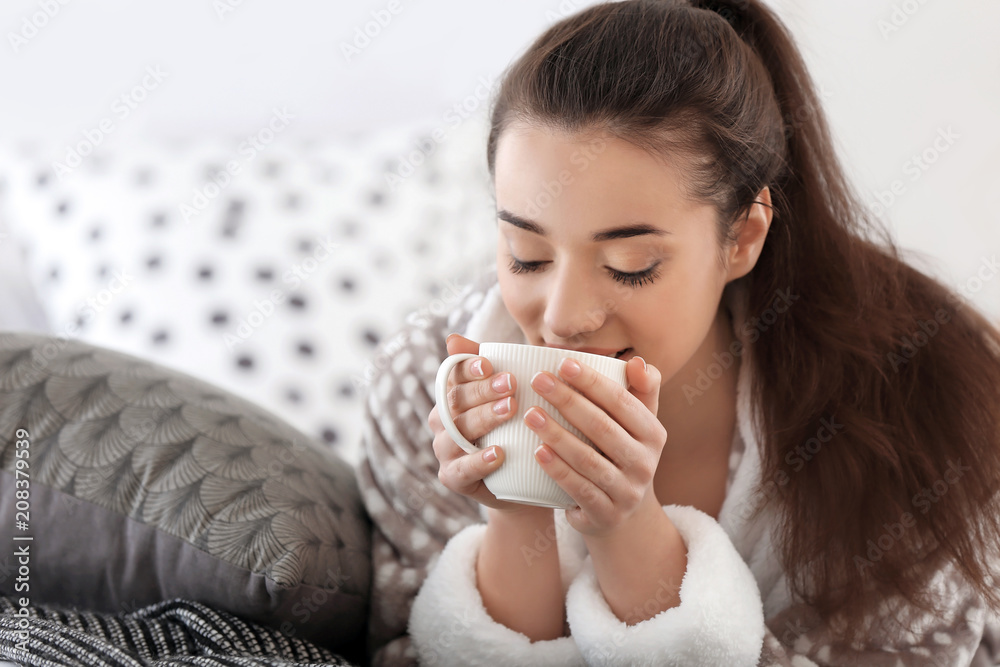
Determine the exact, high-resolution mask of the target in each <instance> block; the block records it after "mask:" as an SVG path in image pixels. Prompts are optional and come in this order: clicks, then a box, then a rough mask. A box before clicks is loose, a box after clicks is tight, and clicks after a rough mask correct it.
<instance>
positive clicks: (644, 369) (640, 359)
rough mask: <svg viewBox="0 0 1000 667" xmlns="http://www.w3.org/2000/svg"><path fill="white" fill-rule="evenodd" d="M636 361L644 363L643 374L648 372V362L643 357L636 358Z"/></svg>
mask: <svg viewBox="0 0 1000 667" xmlns="http://www.w3.org/2000/svg"><path fill="white" fill-rule="evenodd" d="M636 359H638V360H639V361H641V362H642V372H643V373H645V372H646V360H645V359H643V358H642V357H636Z"/></svg>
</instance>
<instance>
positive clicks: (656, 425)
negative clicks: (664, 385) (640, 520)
mask: <svg viewBox="0 0 1000 667" xmlns="http://www.w3.org/2000/svg"><path fill="white" fill-rule="evenodd" d="M625 377H626V380H627V384H628V389H625V388H623V387H622V386H621V385H619V384H618V383H616V382H614V381H612V380H610V379H609V378H607V377H605V376H604V375H601V374H600V373H598V372H597V371H596V370H594V369H593V368H591V367H589V366H587V365H586V364H582V363H579V362H577V361H575V360H572V359H567V360H565V361H563V362H562V364H561V365H560V367H559V377H557V376H555V375H553V374H552V373H548V372H541V373H537V374H536V375H535V377H533V378H532V379H531V387H532V389H534V390H535V392H536V393H538V394H539V395H540V396H542V397H543V398H544V399H545V400H546V401H548V402H549V403H551V404H552V405H553V406H554V407H555V408H556V409H557V410H558V411H559V413H560V414H561V415H562V416H563V417H564V418H565V419H566V420H567V421H568V422H569V423H570V424H572V425H573V426H574V427H576V428H577V429H579V431H580V432H581V433H583V434H584V435H585V436H586V437H588V438H590V440H591V442H593V443H594V445H595V446H596V447H597V449H596V450H595V449H594V448H593V447H591V446H590V445H588V444H586V443H584V442H583V441H581V440H580V439H579V438H577V437H576V436H575V435H573V434H572V433H570V432H569V431H567V430H566V429H564V428H563V427H562V426H560V425H559V424H557V423H556V422H555V421H554V420H553V419H551V418H550V416H549V415H548V414H546V412H545V410H543V409H542V408H531V409H530V410H528V412H527V413H526V414H525V416H524V421H525V423H526V424H527V425H528V427H529V428H530V429H531V430H532V431H534V432H535V433H537V434H538V436H539V437H540V438H541V440H542V443H543V444H542V445H540V446H539V447H538V449H537V450H536V451H535V459H536V460H537V461H538V462H539V464H540V465H541V466H542V468H544V470H545V472H546V473H548V475H549V476H550V477H552V478H553V479H554V480H555V481H556V483H557V484H558V485H559V486H560V487H561V488H562V489H563V490H564V491H566V493H568V494H569V495H570V497H572V498H573V500H575V501H576V503H577V505H579V507H577V508H573V509H570V510H567V511H566V519H567V520H568V521H569V523H570V525H571V526H573V528H575V529H576V530H578V531H579V532H581V533H583V534H584V535H602V534H606V533H609V532H611V531H614V529H616V528H618V527H619V526H621V525H622V524H623V523H624V522H625V521H626V520H627V519H628V518H629V517H631V516H632V515H633V514H635V512H636V510H637V509H638V508H639V507H640V505H641V504H642V503H643V502H645V503H652V502H653V501H655V495H654V493H653V476H654V473H655V472H656V466H657V464H658V463H659V460H660V452H661V451H662V450H663V445H664V444H665V443H666V440H667V432H666V429H664V428H663V425H662V424H660V422H659V420H658V419H657V418H656V410H657V405H658V399H659V394H660V372H659V371H658V370H657V369H656V368H654V367H653V366H651V365H648V364H646V362H645V361H643V360H642V359H641V358H638V357H635V358H633V359H630V360H629V361H628V364H627V366H626V367H625ZM560 379H561V380H562V381H560ZM571 387H572V389H571ZM573 389H576V390H577V391H573ZM657 505H658V503H657Z"/></svg>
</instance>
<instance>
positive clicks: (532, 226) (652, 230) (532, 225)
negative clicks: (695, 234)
mask: <svg viewBox="0 0 1000 667" xmlns="http://www.w3.org/2000/svg"><path fill="white" fill-rule="evenodd" d="M497 217H498V218H500V219H501V220H505V221H506V222H509V223H510V224H512V225H514V226H515V227H518V228H520V229H523V230H524V231H526V232H531V233H533V234H538V235H539V236H547V235H548V234H547V232H546V231H545V230H544V229H542V227H541V225H539V224H538V223H537V222H533V221H531V220H528V219H526V218H522V217H521V216H519V215H515V214H513V213H511V212H510V211H508V210H506V209H500V210H499V211H497ZM671 233H672V232H668V231H667V230H665V229H660V228H659V227H654V226H653V225H649V224H646V223H644V222H637V223H634V224H631V225H624V226H622V227H613V228H611V229H604V230H601V231H599V232H594V233H593V234H591V236H590V238H591V239H592V240H593V241H595V242H600V241H610V240H612V239H628V238H632V237H633V236H645V235H647V234H652V235H654V236H667V235H668V234H671Z"/></svg>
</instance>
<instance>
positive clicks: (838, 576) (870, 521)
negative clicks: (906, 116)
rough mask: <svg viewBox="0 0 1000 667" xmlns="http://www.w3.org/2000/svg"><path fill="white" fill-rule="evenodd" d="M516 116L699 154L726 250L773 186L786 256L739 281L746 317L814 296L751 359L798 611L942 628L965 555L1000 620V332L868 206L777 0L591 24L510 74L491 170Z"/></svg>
mask: <svg viewBox="0 0 1000 667" xmlns="http://www.w3.org/2000/svg"><path fill="white" fill-rule="evenodd" d="M512 122H526V123H534V124H536V125H540V126H544V127H550V128H553V129H556V130H563V131H570V132H583V131H588V130H594V129H597V130H604V131H607V132H609V133H611V134H613V135H614V136H617V137H620V138H622V139H624V140H627V141H630V142H632V143H634V144H636V145H638V146H641V147H643V148H645V149H647V150H649V151H650V152H652V153H653V154H657V155H663V156H669V155H674V154H675V155H679V156H683V157H685V158H686V161H685V162H684V163H683V164H684V165H685V167H686V173H687V175H688V179H689V182H688V186H689V187H690V189H691V193H692V195H693V196H694V197H696V198H697V199H699V200H701V201H706V202H711V203H712V204H714V205H715V207H716V208H717V210H718V212H719V239H720V242H724V241H726V240H727V239H728V240H732V239H733V238H734V228H735V227H736V223H737V222H738V221H739V219H740V218H741V214H744V213H746V212H747V211H748V208H749V206H750V205H751V204H752V203H753V202H754V198H755V197H756V196H757V194H758V193H759V192H760V190H761V189H762V188H763V187H764V186H768V187H769V189H770V192H771V195H772V205H773V211H774V217H773V220H772V223H771V228H770V230H769V232H768V238H767V242H766V243H765V245H764V248H763V250H762V252H761V255H760V258H759V260H758V263H757V265H756V266H755V268H754V269H753V270H752V271H751V272H750V273H749V274H747V275H746V276H744V277H743V278H740V280H742V281H745V282H746V284H747V285H748V292H749V304H748V312H749V313H751V314H753V313H763V312H764V311H765V310H767V309H768V308H769V307H770V306H771V304H772V301H773V300H774V297H775V294H777V293H779V291H780V290H784V289H788V290H790V291H791V292H792V293H794V294H798V295H800V296H801V298H800V299H799V300H798V301H796V302H795V305H794V307H791V308H789V309H788V310H787V312H785V313H784V314H782V315H779V316H778V317H777V319H776V320H775V321H774V324H773V325H771V326H770V327H769V328H768V330H767V331H766V332H764V333H762V334H761V335H760V337H759V340H757V341H756V342H754V343H753V345H752V346H748V348H750V347H752V349H747V350H746V351H745V356H746V359H745V362H749V363H751V364H752V369H753V378H754V380H753V388H752V391H753V407H754V412H755V413H756V414H755V420H756V426H757V428H758V432H759V433H761V434H762V438H763V440H762V452H761V457H762V471H761V479H762V484H761V491H762V493H763V490H764V487H765V486H767V485H765V484H764V481H765V480H768V481H771V482H773V481H774V480H779V483H771V484H770V485H769V487H768V489H767V491H768V496H769V499H770V500H771V501H773V503H775V507H776V508H777V509H778V512H779V513H778V516H779V517H780V518H781V520H780V524H779V526H778V531H779V537H780V543H779V544H780V549H779V551H780V557H781V561H782V566H783V567H784V569H785V572H786V573H787V574H788V576H789V581H790V583H791V585H792V587H793V591H794V593H795V594H796V595H797V596H799V597H800V598H801V599H802V600H803V601H804V602H806V603H807V604H810V605H812V606H813V607H814V608H815V609H816V610H817V611H818V612H819V613H820V614H821V615H822V616H823V617H824V618H826V619H827V620H832V619H833V618H834V617H835V616H837V617H839V618H838V620H840V621H841V623H838V624H835V625H837V626H838V627H840V628H841V629H842V633H843V636H844V637H845V638H847V639H852V638H856V637H858V636H859V635H860V634H861V633H862V632H863V628H862V627H861V623H860V621H861V619H862V617H863V616H864V615H865V613H869V614H870V613H871V610H873V609H874V608H875V604H876V603H877V602H878V601H879V600H880V599H881V598H882V597H883V596H885V595H886V594H887V593H889V594H891V593H898V594H901V595H902V596H903V597H904V598H905V599H906V600H908V601H909V602H910V603H912V604H914V605H916V606H918V607H920V608H923V609H925V610H928V611H932V612H934V611H937V612H940V611H941V610H942V608H941V606H940V605H942V604H943V605H944V606H947V603H948V601H946V600H945V601H942V600H933V599H929V595H928V594H927V591H928V586H927V584H928V581H929V578H930V577H931V576H932V575H933V574H934V573H935V572H936V571H937V570H938V569H939V568H940V567H941V566H942V565H943V564H945V563H946V562H949V561H950V562H953V563H955V564H956V565H957V567H958V569H959V570H960V571H961V572H962V573H963V574H964V576H965V577H966V578H967V579H968V580H969V582H970V583H971V585H972V586H973V587H974V588H975V589H976V590H977V591H978V592H979V593H980V594H981V595H982V596H983V597H984V599H985V600H986V601H987V602H989V603H990V604H991V605H993V606H994V607H996V606H998V605H1000V592H998V590H997V589H994V588H993V587H992V581H991V579H990V573H989V569H990V558H991V557H992V556H993V554H994V553H995V552H996V549H997V545H998V544H1000V539H998V537H1000V512H997V511H996V506H995V505H994V503H996V501H997V480H998V478H1000V474H998V473H1000V331H998V329H997V328H995V327H994V326H993V325H991V324H990V323H989V322H988V321H987V320H986V319H985V318H984V317H983V316H982V315H981V314H980V313H978V312H976V311H975V309H974V308H970V307H968V305H967V303H966V302H965V301H964V300H963V299H962V298H961V297H960V296H959V295H958V294H956V293H955V292H954V291H952V290H950V289H948V288H947V287H945V286H944V285H942V284H941V283H940V282H938V281H937V280H935V279H933V278H931V277H929V276H928V275H927V274H925V273H923V272H921V271H920V270H918V269H916V268H914V267H913V266H911V265H909V264H907V263H906V262H905V261H903V259H901V257H900V252H899V250H898V249H897V248H896V246H895V245H894V243H893V241H892V238H891V235H890V234H889V233H888V232H887V231H885V228H884V227H883V225H882V223H881V221H879V220H876V219H875V218H874V217H873V215H872V214H871V212H870V211H869V210H867V209H866V208H865V207H864V206H863V204H862V202H861V201H860V200H859V199H858V198H857V197H856V195H855V194H854V193H853V192H852V190H851V188H850V187H849V185H848V183H847V181H846V179H845V176H844V174H843V172H842V169H841V167H840V165H839V163H838V161H837V159H836V156H835V151H834V148H833V144H832V141H831V139H830V133H829V129H828V127H827V124H826V120H825V118H824V115H823V112H822V109H821V107H820V102H819V100H818V99H817V95H816V93H815V90H814V86H813V83H812V81H811V79H810V76H809V73H808V71H807V69H806V67H805V64H804V63H803V60H802V57H801V55H800V54H799V52H798V50H797V47H796V46H795V44H794V42H793V40H792V38H791V36H790V35H789V33H788V32H787V30H786V28H785V27H784V26H783V24H782V23H781V21H780V20H779V19H778V18H777V17H776V16H775V15H774V14H773V13H772V12H771V11H770V10H769V9H767V8H766V7H765V6H763V5H762V4H761V3H760V2H759V1H758V0H729V1H724V0H720V1H713V0H693V1H691V2H685V1H683V0H677V1H674V2H670V1H667V0H659V1H658V0H627V1H625V2H615V3H605V4H600V5H596V6H593V7H589V8H587V9H584V10H582V11H580V12H578V13H577V14H574V15H572V16H569V17H567V18H565V19H563V20H562V21H560V22H558V23H556V24H555V25H553V26H552V27H551V28H549V29H548V30H547V31H546V32H544V33H543V34H542V35H541V36H540V37H539V38H538V39H537V40H536V41H535V42H534V43H533V44H532V45H531V46H530V48H529V49H528V50H527V52H526V53H525V54H524V55H522V56H521V57H520V58H519V59H518V60H517V61H515V62H514V63H513V64H512V65H511V66H510V68H508V70H507V72H506V73H505V75H504V78H503V79H502V81H501V85H500V88H499V90H498V92H497V96H496V99H495V101H494V106H493V113H492V127H491V131H490V135H489V140H488V145H487V159H488V165H489V171H490V174H491V175H495V172H494V166H495V157H496V148H497V142H498V140H499V137H500V136H501V134H502V133H503V132H504V130H505V129H506V128H507V127H509V125H510V124H511V123H512ZM720 244H721V243H720ZM823 420H832V421H833V422H835V423H837V424H839V425H842V428H840V429H838V433H837V434H836V436H835V437H833V438H828V442H826V443H824V444H822V449H821V450H820V451H815V452H813V453H814V454H815V456H810V457H809V458H810V459H812V460H809V461H807V462H804V461H803V459H802V458H801V457H800V456H799V454H801V453H802V449H801V447H802V445H803V443H806V442H810V438H812V437H813V436H815V435H816V433H817V431H818V429H819V428H820V426H821V424H823V423H824V421H823ZM825 423H829V421H827V422H825ZM812 442H816V443H818V442H819V441H818V440H815V439H813V440H812ZM810 451H811V452H812V450H810ZM796 457H799V458H796ZM793 461H795V462H799V461H803V462H804V465H801V466H799V467H798V468H797V469H792V468H790V464H791V463H792V462H793ZM942 484H943V485H944V487H942ZM932 501H933V502H932ZM758 509H759V508H758ZM886 535H888V539H886V537H885V536H886ZM873 547H874V548H873Z"/></svg>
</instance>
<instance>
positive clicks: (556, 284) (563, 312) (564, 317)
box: [544, 266, 607, 340]
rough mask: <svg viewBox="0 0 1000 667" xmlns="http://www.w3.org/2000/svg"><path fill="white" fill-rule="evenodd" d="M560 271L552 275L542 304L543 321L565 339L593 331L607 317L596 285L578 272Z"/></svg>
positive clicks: (550, 329)
mask: <svg viewBox="0 0 1000 667" xmlns="http://www.w3.org/2000/svg"><path fill="white" fill-rule="evenodd" d="M562 268H563V270H562V271H559V272H557V275H555V276H553V281H552V283H551V285H550V290H549V292H548V295H547V300H546V303H545V316H544V322H545V326H546V328H548V330H549V331H551V332H552V335H554V336H558V337H559V338H561V339H563V340H569V339H571V338H573V337H574V336H578V335H580V334H587V333H590V332H593V331H597V330H598V329H600V328H601V327H602V326H604V322H605V320H606V319H607V311H606V310H605V309H604V308H603V307H602V304H603V301H602V300H601V298H600V296H599V294H598V290H597V286H596V285H593V284H592V283H591V281H590V280H589V279H588V278H587V277H586V276H585V275H583V274H582V272H575V271H572V270H569V269H570V267H567V266H564V267H562Z"/></svg>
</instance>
